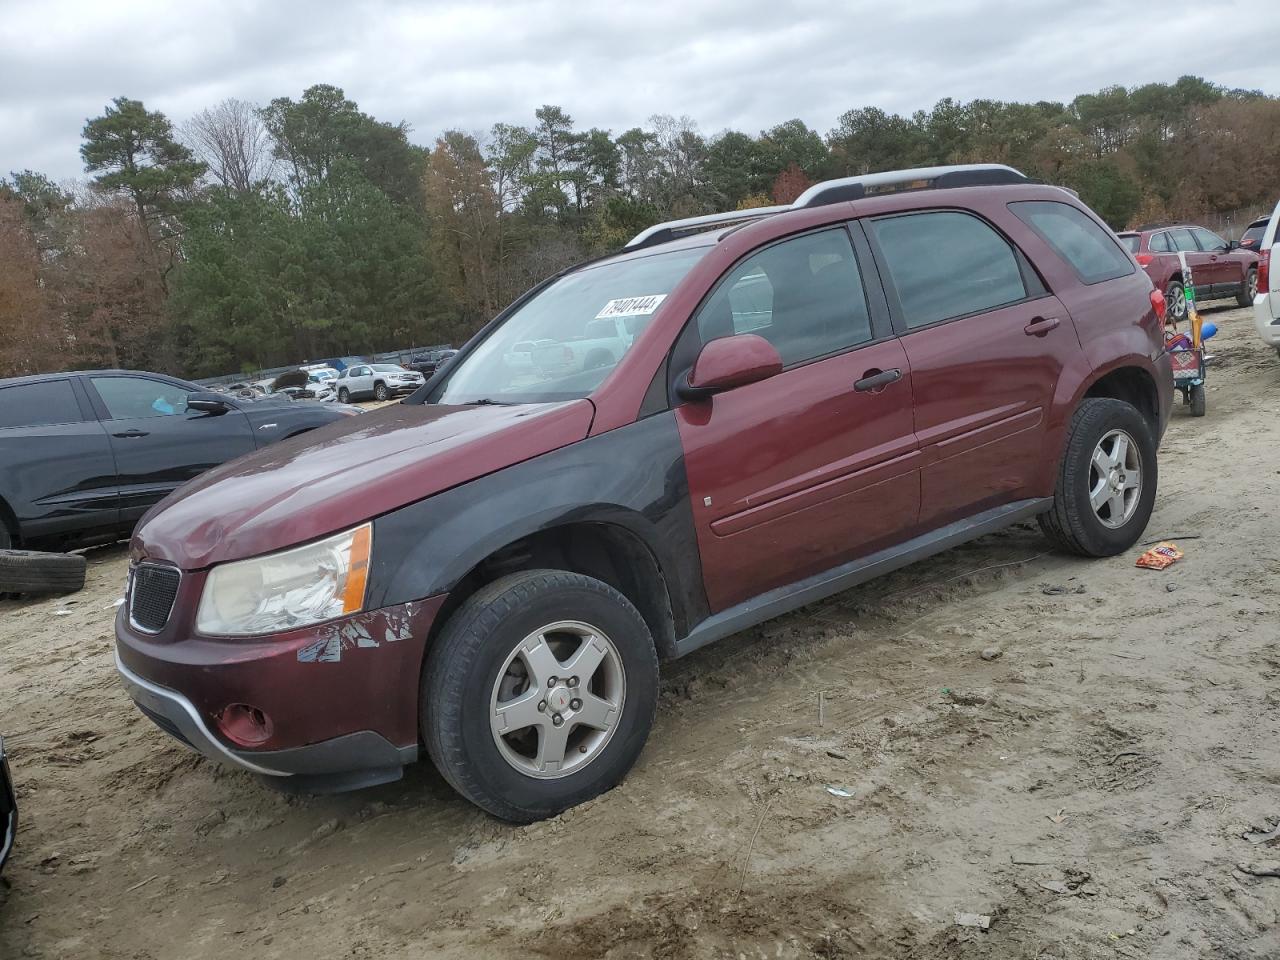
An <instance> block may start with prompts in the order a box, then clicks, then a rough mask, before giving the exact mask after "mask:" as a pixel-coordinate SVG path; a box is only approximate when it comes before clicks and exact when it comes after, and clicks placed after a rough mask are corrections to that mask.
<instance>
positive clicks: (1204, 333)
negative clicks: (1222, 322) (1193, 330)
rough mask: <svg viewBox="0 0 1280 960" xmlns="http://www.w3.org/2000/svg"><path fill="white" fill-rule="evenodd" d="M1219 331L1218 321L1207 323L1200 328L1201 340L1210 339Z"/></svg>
mask: <svg viewBox="0 0 1280 960" xmlns="http://www.w3.org/2000/svg"><path fill="white" fill-rule="evenodd" d="M1217 332H1218V325H1217V324H1216V323H1206V324H1205V325H1204V326H1203V327H1201V328H1200V342H1201V343H1203V342H1204V341H1206V340H1208V339H1209V338H1210V337H1212V336H1213V335H1214V334H1216V333H1217Z"/></svg>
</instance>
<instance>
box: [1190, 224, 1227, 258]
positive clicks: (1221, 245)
mask: <svg viewBox="0 0 1280 960" xmlns="http://www.w3.org/2000/svg"><path fill="white" fill-rule="evenodd" d="M1191 232H1192V233H1194V234H1195V235H1196V240H1198V241H1199V242H1200V249H1201V250H1203V251H1205V252H1206V253H1220V252H1221V251H1223V250H1225V249H1226V248H1227V241H1225V240H1223V239H1222V238H1221V237H1220V236H1218V235H1217V234H1216V233H1214V232H1213V231H1212V230H1206V229H1205V228H1204V227H1193V228H1192V230H1191Z"/></svg>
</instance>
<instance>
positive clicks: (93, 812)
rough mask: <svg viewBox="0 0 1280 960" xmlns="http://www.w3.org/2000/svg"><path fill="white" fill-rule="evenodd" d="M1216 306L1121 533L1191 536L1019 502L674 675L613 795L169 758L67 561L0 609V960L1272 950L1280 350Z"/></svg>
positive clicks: (1243, 318) (89, 595)
mask: <svg viewBox="0 0 1280 960" xmlns="http://www.w3.org/2000/svg"><path fill="white" fill-rule="evenodd" d="M1209 312H1210V313H1211V314H1212V318H1213V319H1214V320H1215V321H1216V322H1217V323H1218V324H1219V325H1220V326H1221V327H1222V328H1223V330H1224V333H1223V335H1222V336H1221V338H1220V339H1218V340H1216V341H1214V347H1215V351H1216V353H1217V355H1218V358H1219V359H1218V364H1217V366H1216V367H1215V368H1214V369H1213V370H1212V373H1211V377H1210V389H1209V415H1208V416H1207V417H1206V418H1204V419H1201V420H1193V419H1191V418H1190V417H1189V416H1188V415H1187V413H1186V410H1185V408H1181V407H1179V408H1178V409H1177V410H1176V411H1175V415H1174V419H1173V423H1172V425H1171V427H1170V430H1169V433H1168V436H1167V437H1166V439H1165V443H1164V446H1163V448H1162V450H1161V457H1160V470H1161V478H1160V495H1159V499H1158V502H1157V506H1156V512H1155V516H1154V518H1153V519H1152V521H1151V525H1150V527H1149V529H1148V533H1147V538H1160V537H1172V538H1173V539H1175V540H1177V541H1178V542H1179V543H1180V544H1181V546H1182V547H1183V548H1184V549H1185V550H1186V554H1187V555H1186V558H1185V559H1184V560H1182V561H1181V562H1180V563H1178V564H1176V565H1175V566H1174V567H1172V568H1170V569H1169V570H1167V571H1164V572H1153V571H1145V570H1139V569H1135V567H1134V559H1135V557H1136V556H1137V553H1138V551H1137V550H1136V549H1135V550H1133V551H1130V552H1129V553H1128V554H1126V555H1124V556H1121V557H1117V558H1114V559H1111V560H1105V561H1084V560H1078V559H1071V558H1067V557H1063V556H1059V555H1055V554H1052V553H1049V552H1048V547H1047V546H1046V544H1045V542H1044V541H1043V540H1042V539H1041V537H1040V535H1039V533H1038V531H1037V530H1036V529H1035V528H1034V527H1033V526H1031V525H1027V526H1021V527H1017V528H1014V529H1011V530H1008V531H1006V532H1004V533H1001V534H998V535H994V536H990V537H987V538H985V539H983V540H981V541H978V542H976V543H972V544H970V545H968V546H965V547H961V548H958V549H955V550H952V551H950V552H948V553H946V554H944V555H941V556H938V557H936V558H934V559H932V560H929V561H927V562H923V563H919V564H916V565H915V566H913V567H910V568H908V569H906V570H903V571H901V572H899V573H897V574H894V575H892V576H890V577H888V578H886V579H882V580H880V581H877V582H874V583H871V584H868V585H866V586H864V587H862V588H859V589H857V590H854V591H852V592H849V593H846V594H843V595H841V596H838V597H836V598H834V599H832V600H831V601H828V602H826V603H823V604H820V605H818V606H815V607H811V608H809V609H806V610H804V611H801V612H798V613H796V614H793V615H790V616H788V617H785V618H783V619H781V620H777V621H774V622H772V623H770V624H767V625H765V626H764V627H762V628H760V629H757V630H753V631H750V632H747V633H744V634H742V635H740V636H737V637H733V638H731V639H729V640H726V641H723V642H721V643H720V644H718V645H715V646H713V647H711V648H708V649H706V650H704V651H701V652H700V653H698V654H696V655H694V656H691V657H689V658H687V659H685V660H682V661H680V662H678V663H675V664H670V665H668V666H667V667H666V672H665V679H664V684H663V696H662V703H661V707H660V710H659V718H658V723H657V726H656V728H655V730H654V731H653V735H652V737H651V739H650V741H649V745H648V747H647V748H646V750H645V753H644V755H643V757H642V758H641V760H640V763H639V765H638V766H637V767H636V769H635V770H634V771H633V773H632V774H631V775H630V777H629V778H628V779H627V780H626V782H625V783H624V784H623V785H622V786H620V787H619V788H618V789H616V790H614V791H613V792H611V793H609V794H607V795H606V796H604V797H601V798H598V799H597V800H595V801H593V802H592V803H589V804H587V805H585V806H583V807H580V808H578V809H576V810H573V811H570V812H569V813H566V814H564V815H563V816H560V817H557V818H555V819H553V820H549V821H546V822H543V823H539V824H535V825H532V826H525V827H513V826H510V825H507V824H504V823H500V822H498V821H495V820H493V819H491V818H490V817H488V816H486V815H484V814H482V813H480V812H479V811H478V810H476V809H474V808H472V807H470V806H468V805H467V804H466V803H465V802H463V801H462V800H460V799H459V798H458V797H456V796H455V795H453V794H452V793H451V792H450V791H449V789H448V788H447V786H446V785H445V784H444V783H443V781H442V780H441V779H440V777H439V776H438V775H437V774H436V773H435V772H434V770H433V769H432V768H431V767H430V766H429V765H425V764H424V765H419V766H418V767H417V768H415V769H413V770H411V771H410V772H409V774H408V775H407V776H406V777H405V779H404V780H403V781H401V782H399V783H395V784H391V785H387V786H385V787H380V788H376V789H373V790H369V791H365V792H363V793H357V794H348V795H344V796H336V797H322V798H295V797H287V796H284V795H281V794H278V793H275V792H272V791H270V790H268V789H266V788H264V787H263V786H262V785H261V784H260V783H259V782H258V781H257V780H255V779H253V778H252V777H250V776H248V775H245V774H242V773H238V772H233V771H229V770H226V769H223V768H220V767H218V766H217V765H215V764H212V763H209V762H207V761H205V760H203V759H201V758H200V757H198V756H197V755H195V754H193V753H190V752H188V751H187V750H185V749H184V748H183V747H181V746H180V745H179V744H177V743H176V742H174V741H172V740H170V739H168V738H167V737H166V736H165V735H164V734H162V733H161V732H160V731H159V730H157V729H156V728H155V727H153V726H152V725H151V724H150V723H149V722H148V721H147V720H145V719H144V718H143V717H141V716H140V715H139V714H138V713H137V711H136V710H135V709H134V708H133V706H132V705H131V704H130V702H129V701H128V699H127V698H126V696H125V695H124V693H123V692H122V690H121V688H120V687H119V685H118V684H117V682H116V679H115V674H114V670H113V667H112V654H111V650H112V634H111V619H112V609H111V602H112V600H113V599H114V598H116V597H118V596H119V595H120V591H121V586H122V583H123V580H124V575H125V565H126V559H125V554H124V551H123V549H121V548H109V549H102V550H97V551H93V552H91V554H90V566H89V584H88V586H87V588H86V589H85V590H84V591H83V592H82V593H80V594H78V595H77V596H75V597H73V598H69V599H67V600H65V601H63V600H44V601H38V602H37V601H23V602H14V601H11V602H5V603H0V730H2V731H3V732H4V734H5V737H6V743H7V744H8V746H9V747H10V749H11V751H12V763H13V771H14V774H15V777H16V779H17V781H18V797H19V802H20V805H21V809H22V830H21V835H20V838H19V842H18V846H17V849H16V851H15V856H14V859H13V861H12V862H11V863H10V864H9V867H8V869H7V872H6V876H5V886H6V887H7V889H3V890H0V957H2V958H4V960H16V958H20V957H46V958H70V957H74V958H79V957H92V958H97V957H103V958H134V960H148V958H219V960H221V958H225V957H227V956H242V957H251V958H282V960H286V958H287V960H294V958H297V960H315V958H330V957H340V958H379V960H382V958H391V960H399V958H418V957H496V958H506V957H549V958H559V960H573V958H594V957H653V958H677V957H726V958H757V957H759V958H764V957H769V958H776V957H827V958H833V957H875V958H895V960H906V958H942V957H947V958H950V957H963V958H1002V960H1003V958H1010V960H1011V958H1058V960H1067V958H1072V960H1074V958H1094V957H1108V958H1109V957H1130V958H1172V957H1176V958H1184V957H1195V958H1200V957H1203V958H1210V957H1212V958H1215V960H1223V958H1226V960H1235V958H1275V957H1277V956H1280V928H1277V925H1276V920H1277V911H1280V876H1271V877H1268V876H1255V875H1253V874H1251V873H1249V872H1247V870H1254V871H1256V872H1259V873H1264V874H1265V872H1266V870H1265V868H1266V867H1268V866H1270V867H1272V868H1276V867H1280V840H1275V841H1271V842H1267V841H1264V840H1261V839H1260V838H1259V837H1258V836H1256V835H1255V836H1254V837H1253V839H1252V840H1251V839H1246V838H1245V834H1257V833H1259V832H1265V831H1267V830H1268V829H1269V828H1270V827H1273V826H1275V825H1276V824H1277V823H1280V746H1278V745H1280V599H1278V598H1277V594H1276V591H1275V585H1276V583H1277V577H1278V576H1280V519H1278V518H1277V513H1276V494H1277V490H1278V489H1280V476H1278V475H1280V361H1277V359H1276V357H1275V355H1274V354H1272V353H1271V352H1269V351H1267V350H1266V349H1264V348H1263V347H1262V346H1261V345H1260V344H1259V343H1257V342H1256V340H1255V339H1254V337H1253V334H1252V330H1251V322H1250V317H1249V314H1248V313H1247V312H1246V311H1239V310H1225V309H1217V310H1211V311H1209ZM72 601H74V602H72ZM987 648H995V649H998V650H999V651H1001V652H1002V653H1001V655H1000V656H999V657H998V658H997V659H994V660H986V659H983V658H982V656H980V653H981V651H983V650H984V649H987ZM820 697H821V698H822V701H823V703H824V705H825V706H824V710H823V713H822V716H821V717H820V715H819V698H820ZM828 787H835V788H838V789H839V791H840V795H833V794H832V793H831V792H829V790H828ZM846 793H847V794H848V796H845V795H844V794H846ZM1254 841H1258V842H1254ZM1242 868H1244V869H1242ZM957 913H973V914H981V915H985V916H989V917H990V918H991V922H990V928H989V929H987V930H981V929H976V928H971V927H962V926H958V925H957V924H956V914H957Z"/></svg>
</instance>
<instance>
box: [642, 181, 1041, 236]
mask: <svg viewBox="0 0 1280 960" xmlns="http://www.w3.org/2000/svg"><path fill="white" fill-rule="evenodd" d="M1031 182H1032V181H1031V180H1030V178H1028V177H1027V176H1026V175H1025V174H1023V173H1021V172H1019V171H1017V170H1015V169H1014V168H1013V167H1006V166H1005V165H1004V164H1002V163H970V164H962V165H957V166H947V167H917V168H914V169H911V170H890V171H886V172H884V173H868V174H864V175H863V176H860V177H843V178H841V179H839V180H826V181H824V182H822V183H817V184H814V185H813V186H812V187H810V188H809V189H808V190H806V191H805V192H804V193H802V194H800V196H799V197H797V198H796V201H795V203H792V204H788V205H785V206H778V207H756V208H755V209H752V210H734V211H731V212H728V213H712V214H708V215H707V216H703V217H689V218H688V219H686V220H671V221H668V222H667V223H660V224H658V225H657V226H653V227H649V228H648V229H647V230H644V231H642V232H640V233H638V234H636V235H635V237H633V238H632V239H631V242H630V243H628V244H627V245H626V247H625V248H624V249H627V250H638V249H640V248H641V247H651V246H654V245H656V244H659V243H667V242H668V241H670V240H674V239H675V238H676V237H679V236H685V235H687V234H690V233H697V232H699V231H701V230H706V229H711V228H713V227H717V226H731V225H733V224H740V223H746V222H748V221H750V220H758V219H760V218H762V217H771V216H773V215H774V214H777V213H785V212H786V211H788V210H803V209H806V208H808V207H823V206H827V205H828V204H832V203H845V202H848V201H850V200H861V199H862V198H863V197H869V196H877V195H879V194H885V193H901V192H905V191H909V190H949V189H952V188H954V187H989V186H998V185H1001V184H1014V183H1031Z"/></svg>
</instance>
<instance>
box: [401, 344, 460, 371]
mask: <svg viewBox="0 0 1280 960" xmlns="http://www.w3.org/2000/svg"><path fill="white" fill-rule="evenodd" d="M457 352H458V351H457V350H428V351H427V352H426V353H420V354H418V355H417V356H415V357H414V358H413V359H412V360H410V361H409V362H408V363H406V364H405V366H406V367H408V368H409V369H410V370H417V371H418V372H419V373H420V374H422V375H423V376H424V377H430V376H431V375H432V374H434V373H435V372H436V371H437V370H439V369H440V368H441V367H442V366H444V363H445V361H446V360H449V359H451V358H452V357H453V356H454V355H455V354H456V353H457Z"/></svg>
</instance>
